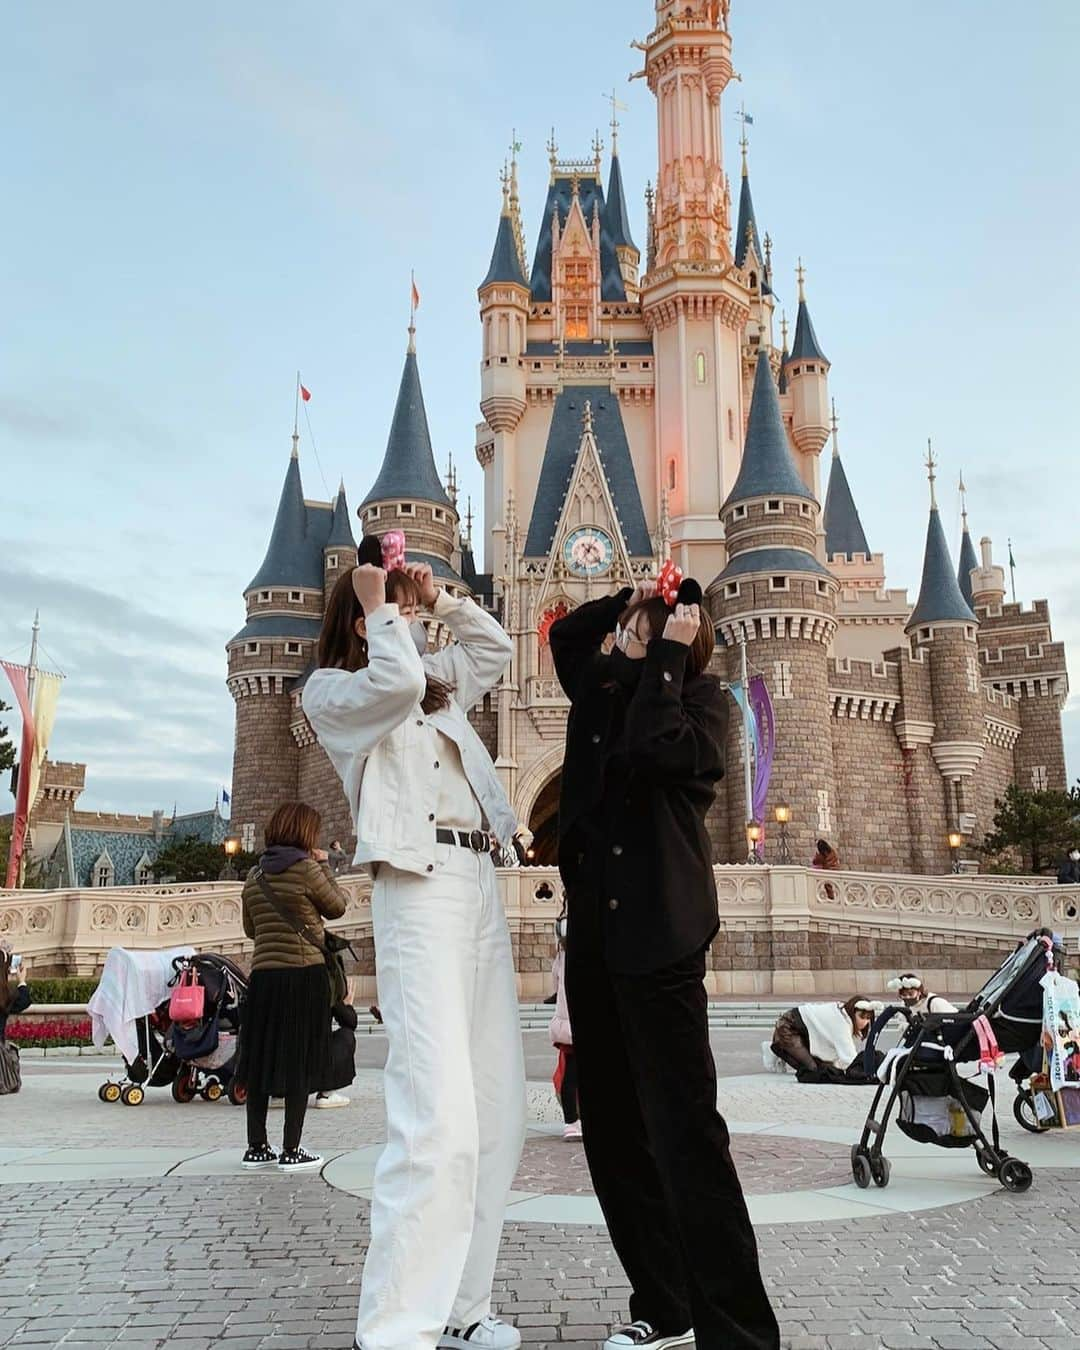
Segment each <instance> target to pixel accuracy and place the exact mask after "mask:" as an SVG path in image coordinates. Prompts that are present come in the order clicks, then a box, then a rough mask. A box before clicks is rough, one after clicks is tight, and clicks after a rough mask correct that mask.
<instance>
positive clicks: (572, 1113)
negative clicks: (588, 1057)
mask: <svg viewBox="0 0 1080 1350" xmlns="http://www.w3.org/2000/svg"><path fill="white" fill-rule="evenodd" d="M559 1104H560V1105H561V1106H562V1118H563V1120H564V1122H565V1123H566V1124H567V1125H574V1124H576V1123H577V1121H578V1120H579V1119H580V1118H581V1108H580V1106H579V1105H578V1067H577V1055H575V1054H574V1052H573V1050H570V1051H568V1052H567V1055H566V1068H565V1069H564V1070H563V1080H562V1088H561V1089H560V1091H559Z"/></svg>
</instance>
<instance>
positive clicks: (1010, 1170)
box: [998, 1158, 1034, 1195]
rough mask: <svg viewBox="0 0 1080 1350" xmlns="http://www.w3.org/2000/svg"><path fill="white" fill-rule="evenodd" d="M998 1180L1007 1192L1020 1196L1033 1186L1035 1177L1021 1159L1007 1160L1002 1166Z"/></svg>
mask: <svg viewBox="0 0 1080 1350" xmlns="http://www.w3.org/2000/svg"><path fill="white" fill-rule="evenodd" d="M998 1179H999V1180H1000V1182H1001V1184H1002V1186H1004V1187H1005V1189H1006V1190H1007V1191H1012V1192H1013V1194H1014V1195H1020V1194H1021V1193H1022V1192H1024V1191H1026V1190H1028V1188H1029V1187H1030V1186H1031V1183H1032V1181H1033V1180H1034V1176H1033V1174H1032V1171H1031V1168H1030V1167H1029V1166H1028V1165H1027V1163H1025V1162H1021V1161H1020V1159H1019V1158H1006V1159H1005V1161H1004V1162H1003V1163H1002V1164H1001V1171H1000V1173H999V1176H998Z"/></svg>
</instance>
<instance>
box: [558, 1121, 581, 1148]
mask: <svg viewBox="0 0 1080 1350" xmlns="http://www.w3.org/2000/svg"><path fill="white" fill-rule="evenodd" d="M562 1137H563V1139H565V1140H566V1142H567V1143H572V1142H573V1141H574V1140H575V1139H580V1138H581V1121H580V1120H574V1121H571V1123H570V1124H569V1125H567V1126H566V1127H565V1128H564V1129H563V1132H562Z"/></svg>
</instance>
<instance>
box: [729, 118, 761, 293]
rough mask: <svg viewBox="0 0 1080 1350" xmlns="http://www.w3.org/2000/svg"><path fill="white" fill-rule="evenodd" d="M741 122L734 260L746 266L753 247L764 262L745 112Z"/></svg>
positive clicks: (757, 256)
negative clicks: (756, 212) (739, 180)
mask: <svg viewBox="0 0 1080 1350" xmlns="http://www.w3.org/2000/svg"><path fill="white" fill-rule="evenodd" d="M740 116H741V117H742V122H743V131H742V137H741V138H740V140H739V145H740V147H741V149H742V183H741V185H740V187H739V223H738V224H737V225H736V227H735V262H736V265H737V266H739V267H745V266H746V255H747V254H748V253H749V251H750V249H751V248H753V250H754V256H755V257H756V258H757V260H758V262H759V263H761V264H763V263H764V262H765V254H764V253H763V252H762V248H761V237H760V235H759V234H758V225H757V217H756V215H755V214H754V199H753V197H752V195H751V193H750V169H749V166H748V164H747V159H746V152H747V149H748V147H749V144H750V142H749V141H748V140H747V139H746V114H745V113H740Z"/></svg>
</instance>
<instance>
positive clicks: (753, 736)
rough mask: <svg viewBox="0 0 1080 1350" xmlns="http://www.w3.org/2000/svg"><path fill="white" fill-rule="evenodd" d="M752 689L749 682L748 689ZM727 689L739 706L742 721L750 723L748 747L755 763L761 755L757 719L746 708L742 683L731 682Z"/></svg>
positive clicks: (751, 683)
mask: <svg viewBox="0 0 1080 1350" xmlns="http://www.w3.org/2000/svg"><path fill="white" fill-rule="evenodd" d="M753 687H754V685H753V681H751V682H750V688H751V689H753ZM728 689H729V690H730V691H731V697H732V698H733V699H734V700H735V702H736V703H737V704H738V705H739V712H740V713H741V714H742V716H743V720H744V721H749V723H750V745H751V748H752V749H753V752H754V762H755V763H756V762H757V760H758V759H759V757H760V754H761V751H760V749H759V747H758V725H757V719H756V718H755V717H754V714H753V713H752V712H751V711H750V710H749V709H748V708H747V704H746V693H745V691H744V690H743V687H742V681H741V680H733V681H732V683H731V684H729V685H728Z"/></svg>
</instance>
